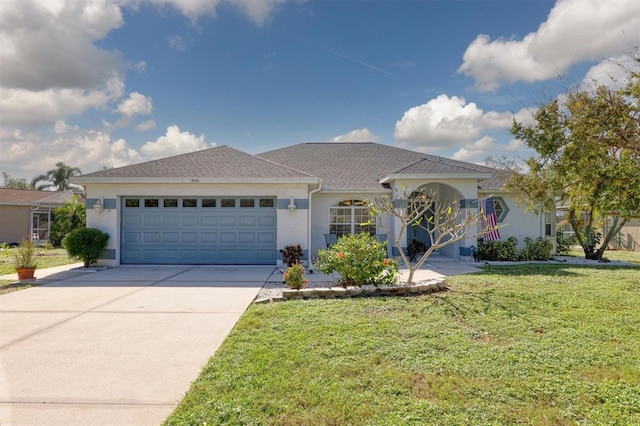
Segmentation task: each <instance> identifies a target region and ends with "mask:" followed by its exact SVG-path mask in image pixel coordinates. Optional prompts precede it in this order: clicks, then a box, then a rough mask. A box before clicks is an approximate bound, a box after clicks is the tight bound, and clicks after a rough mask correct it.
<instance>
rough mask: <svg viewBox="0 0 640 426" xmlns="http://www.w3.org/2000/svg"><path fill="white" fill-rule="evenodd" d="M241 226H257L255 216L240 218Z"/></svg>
mask: <svg viewBox="0 0 640 426" xmlns="http://www.w3.org/2000/svg"><path fill="white" fill-rule="evenodd" d="M238 221H239V223H240V226H256V217H255V216H240V217H239V218H238Z"/></svg>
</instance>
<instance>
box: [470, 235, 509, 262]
mask: <svg viewBox="0 0 640 426" xmlns="http://www.w3.org/2000/svg"><path fill="white" fill-rule="evenodd" d="M478 255H479V258H480V260H500V261H511V262H515V261H517V260H518V259H519V257H518V240H517V239H516V238H515V237H509V238H508V239H507V241H486V240H484V239H483V238H480V239H479V240H478Z"/></svg>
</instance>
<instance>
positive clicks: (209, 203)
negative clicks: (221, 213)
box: [202, 198, 216, 207]
mask: <svg viewBox="0 0 640 426" xmlns="http://www.w3.org/2000/svg"><path fill="white" fill-rule="evenodd" d="M215 206H216V199H215V198H203V199H202V207H215Z"/></svg>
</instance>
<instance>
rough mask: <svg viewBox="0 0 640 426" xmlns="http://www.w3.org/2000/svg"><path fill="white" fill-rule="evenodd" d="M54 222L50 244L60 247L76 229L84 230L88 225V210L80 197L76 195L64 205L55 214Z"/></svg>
mask: <svg viewBox="0 0 640 426" xmlns="http://www.w3.org/2000/svg"><path fill="white" fill-rule="evenodd" d="M53 217H54V222H53V225H51V234H50V235H49V242H50V243H51V244H53V245H54V246H56V247H58V246H60V244H61V243H62V239H63V238H64V237H65V236H66V235H67V234H68V233H69V232H71V231H73V230H74V229H79V228H84V227H85V226H86V225H87V209H86V207H85V204H84V202H82V201H81V200H80V198H79V197H78V195H74V196H73V198H72V199H71V200H69V201H65V202H64V205H62V206H60V207H58V208H57V209H55V211H54V212H53Z"/></svg>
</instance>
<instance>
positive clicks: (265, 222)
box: [120, 196, 277, 265]
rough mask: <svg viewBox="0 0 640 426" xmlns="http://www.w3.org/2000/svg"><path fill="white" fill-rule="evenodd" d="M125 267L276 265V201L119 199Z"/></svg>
mask: <svg viewBox="0 0 640 426" xmlns="http://www.w3.org/2000/svg"><path fill="white" fill-rule="evenodd" d="M120 205H121V206H122V207H121V240H120V241H121V247H120V249H121V250H120V262H121V263H123V264H196V265H231V264H251V265H273V264H275V263H276V252H277V248H276V198H275V197H262V196H260V197H258V196H256V197H247V196H242V197H231V196H198V197H195V196H185V197H177V196H126V197H122V198H121V204H120Z"/></svg>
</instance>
